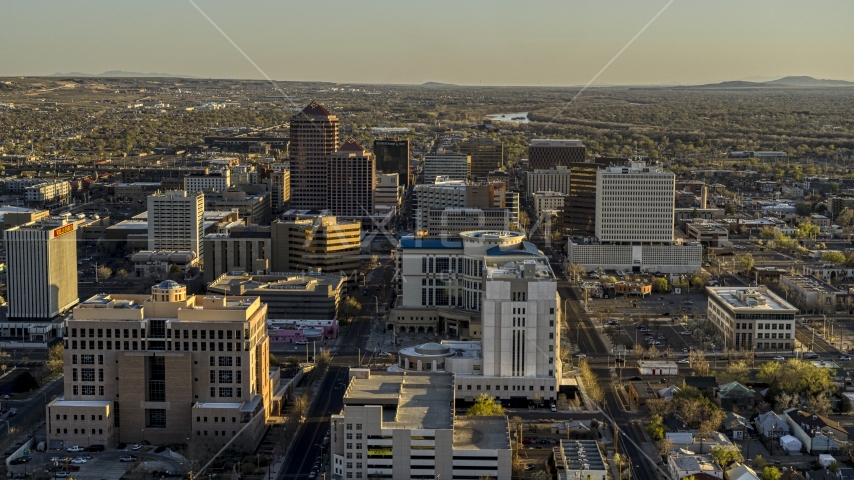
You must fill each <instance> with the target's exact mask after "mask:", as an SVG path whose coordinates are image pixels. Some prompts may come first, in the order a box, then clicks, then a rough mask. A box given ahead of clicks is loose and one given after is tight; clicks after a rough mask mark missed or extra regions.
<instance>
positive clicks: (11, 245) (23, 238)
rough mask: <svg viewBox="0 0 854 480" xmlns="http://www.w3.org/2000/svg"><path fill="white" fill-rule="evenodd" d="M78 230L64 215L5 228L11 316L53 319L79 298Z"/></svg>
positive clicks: (16, 317) (4, 240) (9, 314)
mask: <svg viewBox="0 0 854 480" xmlns="http://www.w3.org/2000/svg"><path fill="white" fill-rule="evenodd" d="M76 230H77V224H76V223H75V222H73V221H72V222H69V217H68V216H64V217H46V218H43V219H41V220H39V221H36V222H31V223H27V224H24V225H20V226H17V227H13V228H10V229H8V230H6V231H5V232H3V245H4V247H5V248H6V262H7V264H8V274H7V278H8V280H7V282H8V289H9V294H8V301H9V312H8V317H9V318H12V319H49V318H53V317H55V316H57V315H59V314H60V313H61V312H63V311H65V310H67V309H68V308H70V307H71V306H73V305H74V304H76V303H77V302H78V297H77V232H76Z"/></svg>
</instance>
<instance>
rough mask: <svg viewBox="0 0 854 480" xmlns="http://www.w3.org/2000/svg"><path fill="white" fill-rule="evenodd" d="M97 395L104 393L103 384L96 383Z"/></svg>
mask: <svg viewBox="0 0 854 480" xmlns="http://www.w3.org/2000/svg"><path fill="white" fill-rule="evenodd" d="M98 395H101V396H103V395H104V386H103V385H98Z"/></svg>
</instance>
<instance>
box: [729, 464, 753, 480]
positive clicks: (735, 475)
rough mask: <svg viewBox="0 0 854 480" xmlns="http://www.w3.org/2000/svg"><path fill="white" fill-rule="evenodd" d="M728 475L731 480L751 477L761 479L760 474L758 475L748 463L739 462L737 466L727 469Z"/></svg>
mask: <svg viewBox="0 0 854 480" xmlns="http://www.w3.org/2000/svg"><path fill="white" fill-rule="evenodd" d="M726 476H727V478H729V480H750V479H756V480H758V479H759V476H757V475H756V472H754V471H753V469H752V468H750V467H748V466H747V465H741V464H737V465H736V466H734V467H732V468H730V469H729V470H727V471H726Z"/></svg>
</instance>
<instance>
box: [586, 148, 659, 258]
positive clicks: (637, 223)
mask: <svg viewBox="0 0 854 480" xmlns="http://www.w3.org/2000/svg"><path fill="white" fill-rule="evenodd" d="M675 189H676V176H675V175H674V174H673V172H665V171H664V170H662V169H661V168H656V167H648V166H646V165H645V164H644V163H643V162H630V163H629V164H628V165H626V166H614V167H608V168H606V169H605V170H600V171H599V172H598V173H597V175H596V237H597V238H598V239H599V241H600V242H619V243H632V244H651V243H659V244H668V245H669V244H671V243H672V242H673V195H674V192H675Z"/></svg>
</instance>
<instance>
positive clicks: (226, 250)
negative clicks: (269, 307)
mask: <svg viewBox="0 0 854 480" xmlns="http://www.w3.org/2000/svg"><path fill="white" fill-rule="evenodd" d="M204 244H205V251H206V252H207V254H206V255H205V272H204V274H205V282H208V283H210V282H213V281H214V280H216V279H217V278H219V276H220V275H222V274H224V273H232V272H245V273H256V272H259V271H260V272H267V271H269V270H270V265H271V263H272V259H273V238H272V235H271V227H245V226H239V227H235V228H231V229H229V232H228V233H210V234H208V235H205V238H204Z"/></svg>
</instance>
